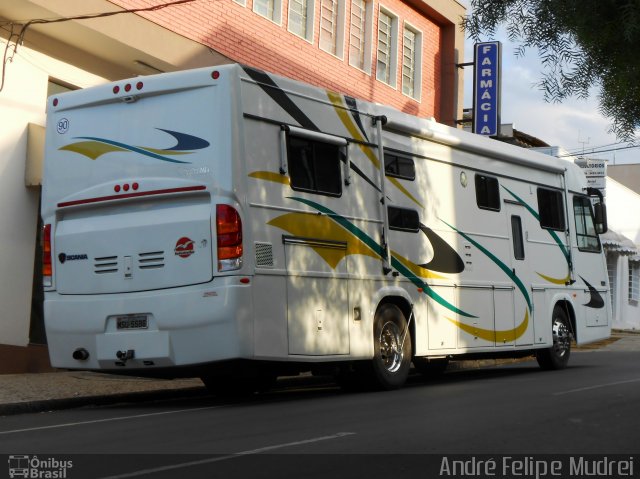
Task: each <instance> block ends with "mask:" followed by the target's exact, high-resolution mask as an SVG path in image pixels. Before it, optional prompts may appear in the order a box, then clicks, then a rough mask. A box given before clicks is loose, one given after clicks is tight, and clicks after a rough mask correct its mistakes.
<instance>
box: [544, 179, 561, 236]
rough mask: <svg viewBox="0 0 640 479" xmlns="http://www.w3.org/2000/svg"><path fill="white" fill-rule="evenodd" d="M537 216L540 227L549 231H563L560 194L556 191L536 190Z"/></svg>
mask: <svg viewBox="0 0 640 479" xmlns="http://www.w3.org/2000/svg"><path fill="white" fill-rule="evenodd" d="M538 214H539V215H540V226H541V227H543V228H547V229H550V230H558V231H564V230H565V222H564V205H563V203H562V193H561V192H559V191H556V190H547V189H546V188H538Z"/></svg>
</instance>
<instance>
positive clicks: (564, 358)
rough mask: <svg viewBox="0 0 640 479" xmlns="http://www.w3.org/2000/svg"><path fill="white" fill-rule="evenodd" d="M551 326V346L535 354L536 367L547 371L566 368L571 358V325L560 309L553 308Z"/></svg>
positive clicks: (558, 307) (557, 307) (565, 314)
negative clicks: (538, 366)
mask: <svg viewBox="0 0 640 479" xmlns="http://www.w3.org/2000/svg"><path fill="white" fill-rule="evenodd" d="M551 324H552V326H551V327H552V334H553V345H552V346H551V347H550V348H547V349H542V350H540V351H538V352H537V353H536V359H537V360H538V365H540V367H541V368H542V369H545V370H548V371H552V370H558V369H564V368H566V367H567V363H568V362H569V357H570V356H571V339H572V334H571V323H570V322H569V318H568V317H567V313H566V312H565V311H564V309H562V307H560V306H556V307H555V308H553V316H552V318H551Z"/></svg>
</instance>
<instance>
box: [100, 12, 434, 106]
mask: <svg viewBox="0 0 640 479" xmlns="http://www.w3.org/2000/svg"><path fill="white" fill-rule="evenodd" d="M110 1H111V2H112V3H114V4H117V5H119V6H121V7H123V8H144V7H149V6H154V5H158V4H162V3H168V2H167V0H162V1H160V0H110ZM373 1H374V4H373V8H372V13H373V23H372V30H373V35H372V48H371V50H372V58H371V73H370V74H369V73H365V72H363V71H361V70H359V69H357V68H354V67H352V66H350V65H349V59H348V39H349V19H350V9H351V1H350V0H346V1H345V7H346V12H345V24H346V28H345V33H344V36H345V40H344V44H345V48H344V51H343V54H342V58H338V57H336V56H334V55H332V54H329V53H327V52H325V51H323V50H321V49H320V48H319V26H318V25H319V19H320V0H315V22H314V23H315V25H314V38H313V42H312V43H311V42H309V41H306V40H304V39H302V38H300V37H298V36H296V35H294V34H293V33H290V32H289V31H288V29H287V26H288V25H287V21H288V18H287V17H288V15H287V12H288V3H289V0H281V12H282V15H281V22H280V24H276V23H274V22H272V21H270V20H268V19H266V18H264V17H262V16H260V15H258V14H257V13H254V12H253V0H246V5H244V6H243V5H241V4H239V3H236V2H235V1H234V0H197V1H195V2H192V3H186V4H182V5H176V6H173V7H168V8H164V9H162V10H158V11H155V12H144V13H141V14H140V15H143V16H144V17H146V18H148V19H149V20H152V21H153V22H155V23H157V24H159V25H161V26H163V27H165V28H167V29H169V30H172V31H174V32H176V33H178V34H180V35H183V36H185V37H187V38H190V39H192V40H195V41H197V42H200V43H202V44H205V45H207V46H209V47H211V48H212V49H214V50H216V51H218V52H220V53H221V54H223V55H225V56H227V57H229V58H231V59H232V60H234V61H237V62H241V63H245V64H248V65H252V66H254V67H257V68H261V69H264V70H267V71H271V72H274V73H278V74H281V75H284V76H287V77H291V78H295V79H298V80H302V81H305V82H307V83H311V84H314V85H318V86H322V87H324V88H328V89H331V90H334V91H337V92H340V93H346V94H349V95H351V96H354V97H356V98H362V99H365V100H368V101H375V102H379V103H384V104H388V105H392V106H394V107H396V108H398V109H400V110H402V111H405V112H407V113H411V114H414V115H419V116H424V117H430V116H435V117H436V119H440V93H439V92H440V81H441V63H442V61H441V50H440V49H441V38H442V32H441V29H440V27H439V26H438V25H437V24H436V23H435V22H434V21H432V20H431V19H430V18H428V17H426V16H425V14H423V13H421V12H418V11H417V10H415V9H413V8H412V7H411V6H409V5H408V4H406V3H404V2H403V1H400V0H373ZM379 5H382V6H383V7H384V8H386V9H388V10H390V11H391V12H393V13H394V14H395V15H397V17H398V39H397V42H398V53H397V54H398V67H397V69H396V72H395V73H396V75H397V77H396V84H397V88H392V87H390V86H388V85H386V84H384V83H382V82H380V81H378V80H376V71H375V68H376V45H377V22H378V12H379ZM405 21H406V22H408V23H409V24H411V26H412V27H414V28H416V29H418V30H420V31H421V32H422V85H421V94H420V101H416V100H414V99H412V98H410V97H408V96H406V95H403V94H402V77H401V68H402V29H403V25H404V22H405Z"/></svg>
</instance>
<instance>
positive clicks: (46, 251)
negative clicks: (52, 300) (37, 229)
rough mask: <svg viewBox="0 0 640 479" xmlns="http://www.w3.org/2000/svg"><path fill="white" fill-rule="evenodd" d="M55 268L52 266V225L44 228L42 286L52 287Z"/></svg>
mask: <svg viewBox="0 0 640 479" xmlns="http://www.w3.org/2000/svg"><path fill="white" fill-rule="evenodd" d="M52 278H53V268H52V266H51V225H50V224H49V225H44V226H43V228H42V285H43V286H45V287H50V286H52V284H53V282H52Z"/></svg>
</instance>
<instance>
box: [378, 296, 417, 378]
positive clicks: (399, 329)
mask: <svg viewBox="0 0 640 479" xmlns="http://www.w3.org/2000/svg"><path fill="white" fill-rule="evenodd" d="M373 334H374V336H373V343H374V356H373V360H372V361H371V367H372V373H373V380H374V382H375V385H376V386H378V387H379V388H380V389H387V390H388V389H397V388H399V387H402V385H403V384H404V383H405V381H406V380H407V376H408V375H409V369H410V367H411V333H410V332H409V326H408V325H407V320H406V319H405V317H404V314H402V311H401V310H400V308H398V307H397V306H396V305H395V304H383V305H382V306H381V307H380V308H379V309H378V311H377V312H376V315H375V318H374V327H373Z"/></svg>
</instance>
